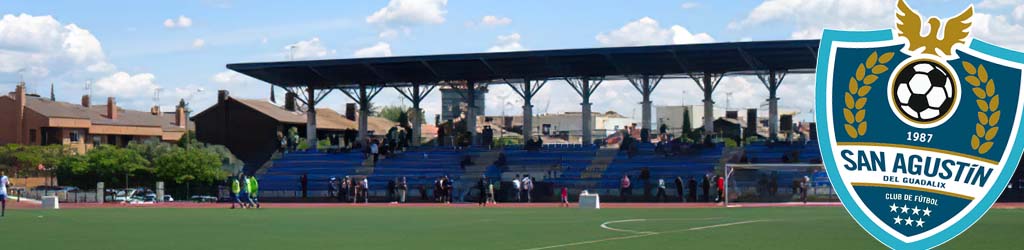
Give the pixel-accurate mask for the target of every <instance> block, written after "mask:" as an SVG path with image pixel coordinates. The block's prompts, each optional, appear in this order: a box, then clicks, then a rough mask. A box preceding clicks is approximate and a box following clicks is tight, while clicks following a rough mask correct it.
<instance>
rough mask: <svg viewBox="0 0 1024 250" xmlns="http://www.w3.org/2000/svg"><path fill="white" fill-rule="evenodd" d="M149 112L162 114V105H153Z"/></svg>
mask: <svg viewBox="0 0 1024 250" xmlns="http://www.w3.org/2000/svg"><path fill="white" fill-rule="evenodd" d="M149 113H151V114H153V115H160V105H153V108H150V109H149Z"/></svg>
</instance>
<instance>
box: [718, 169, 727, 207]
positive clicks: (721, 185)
mask: <svg viewBox="0 0 1024 250" xmlns="http://www.w3.org/2000/svg"><path fill="white" fill-rule="evenodd" d="M717 182H718V201H719V202H722V201H725V178H723V177H722V176H721V175H719V176H718V180H717Z"/></svg>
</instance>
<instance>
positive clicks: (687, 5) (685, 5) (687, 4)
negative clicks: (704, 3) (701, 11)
mask: <svg viewBox="0 0 1024 250" xmlns="http://www.w3.org/2000/svg"><path fill="white" fill-rule="evenodd" d="M697 7H700V3H695V2H685V3H683V4H680V5H679V8H680V9H684V10H688V9H693V8H697Z"/></svg>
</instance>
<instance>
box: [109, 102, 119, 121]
mask: <svg viewBox="0 0 1024 250" xmlns="http://www.w3.org/2000/svg"><path fill="white" fill-rule="evenodd" d="M107 118H110V119H111V120H117V102H116V101H114V97H107Z"/></svg>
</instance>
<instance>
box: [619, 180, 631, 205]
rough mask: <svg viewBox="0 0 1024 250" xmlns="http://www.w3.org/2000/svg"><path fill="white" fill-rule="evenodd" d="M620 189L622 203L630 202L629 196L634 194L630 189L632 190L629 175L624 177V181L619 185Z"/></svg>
mask: <svg viewBox="0 0 1024 250" xmlns="http://www.w3.org/2000/svg"><path fill="white" fill-rule="evenodd" d="M619 187H620V188H621V189H620V191H619V196H622V197H621V198H622V201H623V202H627V201H629V195H630V193H631V192H632V191H631V190H630V189H629V188H630V183H629V175H622V180H621V181H620V183H619Z"/></svg>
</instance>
